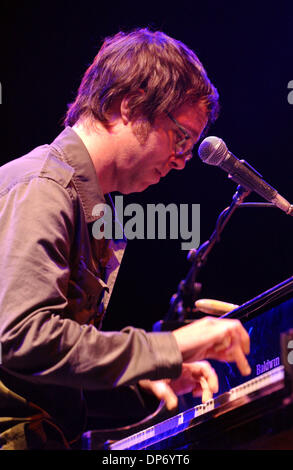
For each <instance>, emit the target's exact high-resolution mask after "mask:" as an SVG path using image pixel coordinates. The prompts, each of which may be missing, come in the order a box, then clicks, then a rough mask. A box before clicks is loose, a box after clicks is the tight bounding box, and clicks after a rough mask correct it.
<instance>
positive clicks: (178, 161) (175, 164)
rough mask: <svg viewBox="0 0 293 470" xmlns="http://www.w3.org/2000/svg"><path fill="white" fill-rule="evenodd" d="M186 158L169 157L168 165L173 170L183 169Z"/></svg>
mask: <svg viewBox="0 0 293 470" xmlns="http://www.w3.org/2000/svg"><path fill="white" fill-rule="evenodd" d="M186 161H187V159H186V158H184V157H180V158H178V157H175V156H174V157H171V159H170V165H171V167H172V168H173V169H174V170H183V169H184V168H185V165H186Z"/></svg>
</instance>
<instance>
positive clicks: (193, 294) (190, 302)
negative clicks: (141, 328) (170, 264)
mask: <svg viewBox="0 0 293 470" xmlns="http://www.w3.org/2000/svg"><path fill="white" fill-rule="evenodd" d="M250 192H251V191H250V190H248V189H246V188H245V187H243V186H241V185H238V186H237V190H236V193H235V194H234V196H233V198H232V202H231V204H230V206H228V207H227V208H226V209H224V210H223V211H222V212H221V214H220V215H219V217H218V219H217V222H216V227H215V230H214V231H213V233H212V235H211V236H210V238H209V239H208V240H207V241H206V242H204V243H203V244H202V245H201V246H200V247H199V248H198V249H197V250H194V249H193V250H190V252H189V254H188V260H189V261H191V262H192V266H191V268H190V270H189V272H188V274H187V276H186V278H185V279H184V280H182V281H180V283H179V286H178V290H177V293H176V294H174V295H173V296H172V298H171V301H170V307H169V310H168V312H167V315H166V316H165V320H164V321H167V322H170V321H171V322H172V321H179V322H183V323H184V322H185V321H186V320H187V319H188V317H190V315H191V314H192V311H193V308H194V303H195V301H196V299H197V298H199V293H200V290H201V284H200V283H198V282H196V280H197V278H198V275H199V272H200V270H201V268H202V267H203V266H204V264H205V263H206V261H207V257H208V255H209V253H210V252H211V250H212V249H213V247H214V246H215V244H216V243H218V242H219V241H220V235H221V233H222V231H223V229H224V227H225V226H226V224H227V223H228V221H229V220H230V218H231V216H232V214H233V213H234V212H235V210H236V209H237V208H238V207H239V206H240V205H241V204H242V203H243V201H244V199H245V198H246V197H247V196H248V195H249V194H250Z"/></svg>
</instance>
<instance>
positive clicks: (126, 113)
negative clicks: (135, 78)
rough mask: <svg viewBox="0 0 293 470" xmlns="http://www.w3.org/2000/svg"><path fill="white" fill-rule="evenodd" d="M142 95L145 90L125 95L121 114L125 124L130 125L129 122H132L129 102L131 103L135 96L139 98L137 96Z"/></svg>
mask: <svg viewBox="0 0 293 470" xmlns="http://www.w3.org/2000/svg"><path fill="white" fill-rule="evenodd" d="M140 94H141V95H143V94H144V90H141V89H139V90H138V91H136V92H135V93H133V94H128V95H125V96H124V97H123V98H122V100H121V103H120V113H121V118H122V121H123V123H124V124H128V123H129V121H131V110H130V106H129V102H130V100H131V98H132V97H135V95H136V96H137V95H140Z"/></svg>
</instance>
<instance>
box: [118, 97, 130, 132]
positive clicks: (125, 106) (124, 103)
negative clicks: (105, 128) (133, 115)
mask: <svg viewBox="0 0 293 470" xmlns="http://www.w3.org/2000/svg"><path fill="white" fill-rule="evenodd" d="M129 100H130V96H129V95H126V96H124V98H122V100H121V103H120V114H121V118H122V121H123V124H125V125H126V124H128V123H129V121H130V109H129Z"/></svg>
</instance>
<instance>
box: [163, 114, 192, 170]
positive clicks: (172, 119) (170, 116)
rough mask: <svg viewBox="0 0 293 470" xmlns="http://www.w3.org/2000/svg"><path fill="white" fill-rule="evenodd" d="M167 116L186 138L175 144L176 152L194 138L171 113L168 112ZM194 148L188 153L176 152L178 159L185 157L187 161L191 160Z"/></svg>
mask: <svg viewBox="0 0 293 470" xmlns="http://www.w3.org/2000/svg"><path fill="white" fill-rule="evenodd" d="M166 114H167V116H168V118H170V119H171V121H172V122H173V123H174V124H175V125H176V126H177V127H178V129H179V130H180V131H181V132H182V134H183V135H184V138H183V139H182V140H180V142H177V143H175V150H176V147H178V146H182V145H183V144H184V142H186V141H187V140H192V137H191V135H190V134H189V132H187V130H186V129H185V128H184V127H183V126H182V125H181V124H180V123H179V122H178V121H177V120H176V119H175V118H174V117H173V116H172V114H171V113H169V112H168V111H167V112H166ZM193 147H194V146H192V147H191V149H190V150H187V151H186V152H177V150H176V157H178V158H181V157H184V158H185V160H186V161H188V160H191V158H192V149H193ZM180 153H181V154H180ZM185 153H186V155H185Z"/></svg>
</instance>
